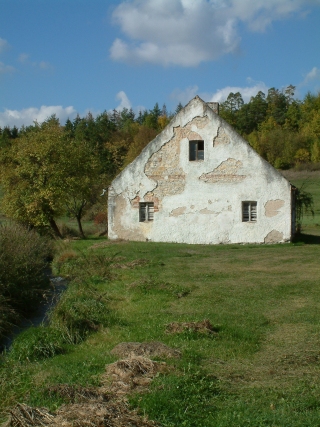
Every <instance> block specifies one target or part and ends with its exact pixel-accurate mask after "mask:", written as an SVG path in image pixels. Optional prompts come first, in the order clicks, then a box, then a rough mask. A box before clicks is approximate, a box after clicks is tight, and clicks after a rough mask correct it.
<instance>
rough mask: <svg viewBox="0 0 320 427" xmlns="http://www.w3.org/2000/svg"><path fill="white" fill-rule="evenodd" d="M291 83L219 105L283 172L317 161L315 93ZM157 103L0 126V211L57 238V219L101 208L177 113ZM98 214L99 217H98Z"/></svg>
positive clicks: (319, 130)
mask: <svg viewBox="0 0 320 427" xmlns="http://www.w3.org/2000/svg"><path fill="white" fill-rule="evenodd" d="M294 90H295V88H294V86H291V85H290V86H288V87H287V88H286V89H285V90H283V91H280V90H278V89H275V88H271V89H269V90H268V94H267V95H265V94H264V93H262V92H259V93H258V94H257V95H256V96H254V97H252V98H251V99H250V101H249V102H248V103H244V101H243V98H242V96H241V94H240V93H239V92H237V93H230V94H229V96H228V98H227V99H226V101H225V102H223V103H222V104H220V115H221V117H223V118H224V119H225V120H226V121H227V122H229V123H230V124H231V125H232V126H233V127H234V128H235V129H236V130H237V131H238V132H239V133H240V134H241V135H242V136H244V138H245V139H247V140H248V141H249V143H250V144H251V146H252V147H253V148H255V150H256V151H257V152H258V153H259V154H260V155H261V156H262V157H264V158H265V159H266V160H268V161H269V162H270V163H271V164H272V165H273V166H275V167H277V168H289V167H293V166H295V165H297V164H301V163H308V162H313V163H318V162H320V94H317V95H312V94H310V93H308V94H307V95H306V96H305V98H304V99H303V100H301V101H300V100H297V99H295V98H294ZM182 107H183V106H182V105H181V103H180V104H179V105H178V106H177V108H176V110H175V111H174V112H173V113H169V112H168V111H167V108H166V106H165V105H164V106H163V107H162V108H160V107H159V105H158V103H156V104H155V106H154V108H153V109H151V110H145V111H140V112H139V114H137V115H136V114H135V113H134V111H133V110H132V109H127V108H124V109H123V110H122V111H117V110H113V111H112V112H106V111H105V112H103V113H101V114H99V115H98V116H97V117H93V116H92V114H90V113H89V114H88V115H87V116H86V117H80V116H77V117H76V118H75V119H74V120H73V121H71V120H69V119H68V120H67V121H66V123H65V124H64V125H61V124H60V123H59V120H58V119H57V118H56V117H55V116H52V117H49V118H48V119H47V120H46V121H45V122H43V123H41V124H39V123H37V122H35V123H34V124H33V125H31V126H27V127H25V126H22V127H21V128H20V129H18V128H16V127H13V128H10V127H5V128H4V129H0V191H2V193H3V194H2V197H1V198H0V199H1V202H0V203H1V205H0V211H1V212H2V213H4V214H5V215H6V216H7V217H9V218H12V219H14V220H16V221H18V222H19V223H21V224H24V225H27V226H28V227H36V228H38V229H41V228H48V227H50V229H51V230H52V232H53V233H54V235H55V236H57V237H61V232H60V230H59V227H58V226H57V223H56V220H57V218H59V217H61V216H62V215H68V216H69V217H73V218H75V219H76V221H77V224H78V228H79V233H80V235H81V236H82V237H84V232H83V228H82V219H83V217H84V216H85V215H88V213H91V214H92V215H96V217H99V212H100V215H101V213H102V212H105V211H106V197H101V194H103V191H102V190H103V189H106V188H107V186H108V185H109V183H110V182H111V180H112V179H113V178H114V177H115V176H116V175H117V174H118V173H119V171H121V170H122V169H123V168H124V167H125V166H126V165H128V164H129V163H131V162H132V161H133V160H134V159H135V157H136V156H137V155H138V154H139V153H140V152H141V150H142V149H143V148H144V147H145V146H146V145H147V144H148V143H149V142H150V141H151V140H152V139H153V138H154V137H155V136H156V135H157V134H158V133H159V132H161V130H162V129H164V128H165V127H166V126H167V124H168V123H169V122H170V120H171V119H172V118H173V116H174V115H175V114H176V113H177V112H179V111H180V109H181V108H182ZM102 216H103V215H102Z"/></svg>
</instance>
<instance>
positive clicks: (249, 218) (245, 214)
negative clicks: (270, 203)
mask: <svg viewBox="0 0 320 427" xmlns="http://www.w3.org/2000/svg"><path fill="white" fill-rule="evenodd" d="M256 221H257V202H242V222H256Z"/></svg>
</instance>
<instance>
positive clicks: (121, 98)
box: [115, 90, 131, 111]
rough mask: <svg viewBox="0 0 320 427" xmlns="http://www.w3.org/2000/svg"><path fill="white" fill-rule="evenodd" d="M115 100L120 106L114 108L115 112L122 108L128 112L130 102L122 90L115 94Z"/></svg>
mask: <svg viewBox="0 0 320 427" xmlns="http://www.w3.org/2000/svg"><path fill="white" fill-rule="evenodd" d="M116 99H118V100H119V101H120V104H119V105H118V106H117V107H116V108H115V109H116V110H117V111H121V110H123V109H124V108H128V110H130V108H131V102H130V101H129V98H128V97H127V95H126V93H125V92H124V91H123V90H121V91H120V92H118V93H117V95H116Z"/></svg>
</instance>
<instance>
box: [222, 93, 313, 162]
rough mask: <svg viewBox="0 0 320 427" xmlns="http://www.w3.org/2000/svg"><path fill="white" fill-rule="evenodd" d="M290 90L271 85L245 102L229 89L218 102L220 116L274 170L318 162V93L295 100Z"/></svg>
mask: <svg viewBox="0 0 320 427" xmlns="http://www.w3.org/2000/svg"><path fill="white" fill-rule="evenodd" d="M294 92H295V87H294V86H292V85H289V86H288V87H286V88H285V89H284V90H282V91H280V90H279V89H275V88H271V89H269V90H268V93H267V95H266V94H264V93H263V92H261V91H260V92H258V93H257V95H256V96H253V97H251V99H250V101H249V102H248V103H244V101H243V99H242V96H241V94H240V93H239V92H237V93H232V92H231V93H230V94H229V96H228V98H227V100H226V101H225V102H223V103H222V104H221V105H220V115H221V116H222V117H223V118H224V119H225V120H226V121H228V122H229V123H230V124H231V125H232V126H233V127H234V128H235V129H236V130H237V131H238V132H239V133H240V134H241V135H242V136H243V137H244V138H245V139H246V140H247V141H249V143H250V145H251V146H252V147H253V148H254V149H255V150H256V151H257V152H258V153H259V154H260V155H261V156H262V157H263V158H265V159H266V160H268V161H269V162H270V163H271V164H272V165H273V166H275V167H276V168H278V169H289V168H291V167H294V166H296V165H299V164H301V163H309V162H312V163H319V162H320V93H318V94H317V95H313V94H311V93H308V94H307V95H306V96H305V97H304V99H303V100H298V99H295V98H294Z"/></svg>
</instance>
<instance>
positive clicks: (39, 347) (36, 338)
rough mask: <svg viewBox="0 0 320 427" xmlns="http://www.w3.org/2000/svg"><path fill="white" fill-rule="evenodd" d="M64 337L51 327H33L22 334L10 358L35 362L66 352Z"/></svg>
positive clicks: (14, 345)
mask: <svg viewBox="0 0 320 427" xmlns="http://www.w3.org/2000/svg"><path fill="white" fill-rule="evenodd" d="M63 344H64V343H63V337H62V336H61V334H60V332H59V331H58V330H57V329H55V328H51V327H47V326H39V327H37V328H36V327H31V328H29V329H27V330H26V331H24V332H22V333H21V334H20V335H19V336H18V337H17V338H16V339H15V340H14V342H13V344H12V347H11V350H10V358H12V359H13V360H29V361H35V360H40V359H45V358H47V357H52V356H55V355H56V354H61V353H64V352H65V349H64V346H63Z"/></svg>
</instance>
